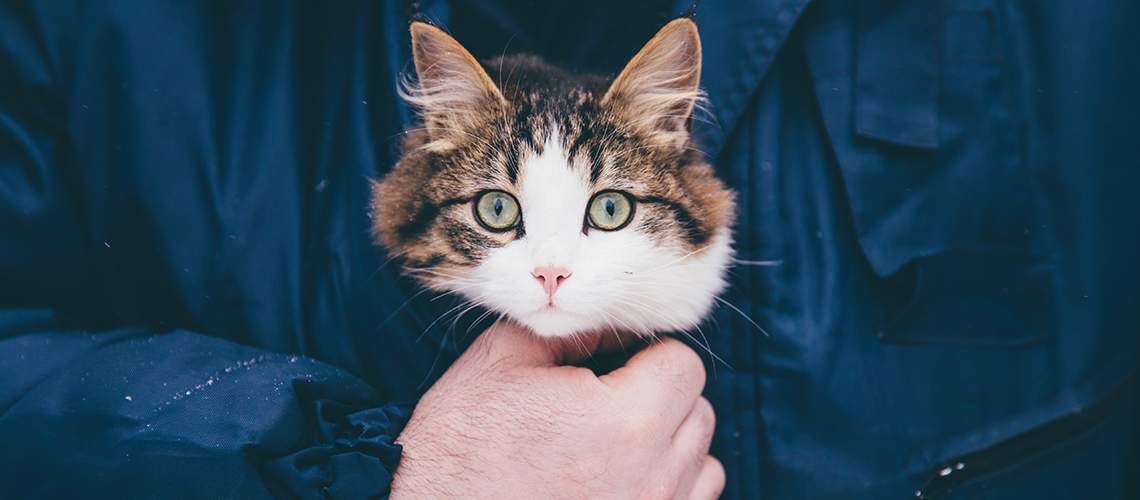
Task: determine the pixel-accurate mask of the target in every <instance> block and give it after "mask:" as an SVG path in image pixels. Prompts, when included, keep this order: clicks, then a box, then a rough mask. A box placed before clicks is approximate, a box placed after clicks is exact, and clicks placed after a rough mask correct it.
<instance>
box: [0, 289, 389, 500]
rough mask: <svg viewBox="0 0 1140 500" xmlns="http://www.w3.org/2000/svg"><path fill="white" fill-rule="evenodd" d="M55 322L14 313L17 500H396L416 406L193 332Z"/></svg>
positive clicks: (3, 399)
mask: <svg viewBox="0 0 1140 500" xmlns="http://www.w3.org/2000/svg"><path fill="white" fill-rule="evenodd" d="M50 322H51V319H50V314H48V313H43V312H37V311H28V310H5V311H0V332H3V334H11V333H17V334H16V335H13V336H9V337H7V338H5V339H3V340H0V360H3V362H0V442H3V443H4V445H3V446H0V476H4V479H3V481H0V482H2V483H3V484H4V485H5V489H6V491H5V495H9V494H11V495H12V497H13V498H44V497H50V498H55V497H66V496H87V495H90V494H91V493H93V492H99V493H114V494H116V495H117V496H119V495H122V496H127V497H136V496H145V497H155V496H166V495H169V494H171V492H182V493H185V494H190V495H191V496H195V497H198V496H204V497H218V496H226V497H239V498H246V497H258V496H268V495H272V496H276V497H282V496H287V497H301V498H322V497H327V496H332V497H334V498H342V497H354V498H359V497H370V498H371V497H376V496H383V495H385V494H386V493H387V491H388V485H389V483H390V481H391V478H392V471H394V470H395V467H396V466H397V464H398V462H399V457H400V446H399V445H397V444H394V442H393V441H394V438H395V436H396V435H397V433H398V432H399V430H400V429H401V427H402V425H403V423H404V422H405V419H406V418H407V416H408V413H409V409H410V408H409V406H406V405H399V404H385V403H384V402H382V401H379V400H377V398H376V396H375V394H374V392H373V390H372V389H371V388H370V387H369V386H367V385H366V384H364V383H363V382H361V381H360V380H358V379H356V378H355V377H353V376H351V375H349V374H347V373H345V372H344V371H342V370H339V369H337V368H334V367H332V366H329V365H327V364H323V363H320V362H317V361H314V360H312V359H308V358H303V357H297V356H290V355H284V354H275V353H270V352H266V351H262V350H258V349H254V348H251V347H246V346H242V345H239V344H236V343H232V342H228V341H225V340H221V339H217V338H213V337H209V336H206V335H201V334H196V333H192V332H187V331H172V332H166V333H155V332H148V331H140V330H128V329H120V330H109V331H101V332H87V331H61V330H50V329H42V328H40V327H39V325H41V324H44V323H50ZM29 326H32V327H33V328H31V329H30V331H21V330H29V328H28V327H29ZM64 478H66V480H64ZM179 496H183V495H182V494H179Z"/></svg>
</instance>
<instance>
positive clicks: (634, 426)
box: [610, 412, 649, 444]
mask: <svg viewBox="0 0 1140 500" xmlns="http://www.w3.org/2000/svg"><path fill="white" fill-rule="evenodd" d="M610 429H611V432H612V436H613V438H614V439H616V440H618V442H620V443H624V444H640V443H642V442H644V441H645V439H646V436H647V435H648V434H649V432H648V422H647V421H646V420H645V419H643V418H641V415H640V414H639V413H635V412H622V413H621V414H620V415H619V416H618V417H617V418H615V419H614V421H613V422H612V424H611V425H610Z"/></svg>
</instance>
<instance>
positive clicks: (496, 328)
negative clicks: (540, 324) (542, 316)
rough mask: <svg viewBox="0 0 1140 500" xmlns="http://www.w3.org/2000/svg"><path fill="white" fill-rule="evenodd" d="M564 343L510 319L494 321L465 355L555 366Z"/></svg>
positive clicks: (498, 361)
mask: <svg viewBox="0 0 1140 500" xmlns="http://www.w3.org/2000/svg"><path fill="white" fill-rule="evenodd" d="M561 349H562V347H561V346H560V345H558V344H557V343H554V342H551V341H549V340H547V339H544V338H541V337H539V336H537V335H535V334H534V332H531V331H530V330H529V329H527V328H525V327H523V326H520V325H519V324H518V323H515V322H513V321H510V320H501V321H497V322H495V324H493V325H491V327H490V328H488V329H487V331H485V332H483V334H482V335H480V336H479V338H478V339H476V340H475V342H473V343H472V344H471V347H470V348H469V349H467V351H466V352H464V354H463V356H465V357H467V356H471V357H480V358H483V359H482V360H481V361H483V362H486V363H501V364H504V365H509V366H552V365H554V364H557V363H558V361H559V360H560V359H561V358H562V352H561Z"/></svg>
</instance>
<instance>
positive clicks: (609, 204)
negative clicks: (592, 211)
mask: <svg viewBox="0 0 1140 500" xmlns="http://www.w3.org/2000/svg"><path fill="white" fill-rule="evenodd" d="M616 211H617V204H616V203H614V200H606V214H607V215H609V216H610V217H613V216H614V212H616Z"/></svg>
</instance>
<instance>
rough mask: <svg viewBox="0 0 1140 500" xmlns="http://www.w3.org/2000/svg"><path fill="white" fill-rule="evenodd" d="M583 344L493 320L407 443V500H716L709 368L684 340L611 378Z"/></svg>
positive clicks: (718, 485) (426, 403)
mask: <svg viewBox="0 0 1140 500" xmlns="http://www.w3.org/2000/svg"><path fill="white" fill-rule="evenodd" d="M575 345H576V344H573V343H570V344H566V343H565V342H552V341H550V340H545V339H540V338H538V337H535V336H534V335H533V334H531V333H530V332H528V331H526V330H524V329H523V328H521V327H519V326H516V325H514V324H512V323H505V322H500V323H498V324H496V325H495V326H492V327H491V328H490V329H488V330H487V331H486V332H484V333H483V335H481V336H480V337H479V339H477V340H476V341H475V342H474V344H472V346H471V347H470V348H469V349H468V350H467V351H466V352H465V353H463V355H462V356H460V357H459V359H458V360H457V361H456V362H455V363H454V364H453V365H452V366H451V368H450V369H448V371H447V372H446V373H444V374H443V376H442V377H441V378H440V379H439V381H437V382H436V383H435V385H433V386H432V387H431V389H429V390H428V391H427V393H426V394H425V395H424V397H423V398H422V399H421V400H420V402H419V404H418V405H417V406H416V409H415V411H414V412H413V413H412V418H411V420H410V421H409V422H408V425H407V427H406V428H405V429H404V432H403V433H402V434H401V435H400V437H399V438H398V439H397V441H398V442H399V443H400V444H402V445H403V446H404V455H403V458H402V460H401V462H400V466H399V468H398V469H397V470H396V473H395V478H394V480H393V483H392V495H393V497H394V498H401V497H433V498H438V497H479V498H487V497H493V498H519V497H532V498H537V497H541V498H599V497H610V498H661V499H664V498H700V499H704V498H715V497H716V496H717V495H719V494H720V491H721V490H722V489H723V487H724V481H725V476H724V469H723V468H722V467H721V465H720V463H719V462H718V461H717V460H716V459H714V458H712V457H711V456H709V454H708V449H709V443H710V440H711V439H712V432H713V427H714V425H715V419H716V417H715V415H714V413H713V408H712V406H711V405H710V404H709V402H708V401H707V400H706V399H705V398H703V397H701V395H700V393H701V389H702V388H703V387H704V383H705V371H704V366H703V364H702V363H701V360H700V358H699V357H698V356H697V354H696V353H695V352H693V350H692V349H690V348H688V347H687V346H685V345H684V344H682V343H681V342H679V341H677V340H675V339H666V340H664V341H662V342H656V343H653V344H651V345H650V346H649V347H647V348H645V349H644V350H642V351H641V352H639V353H637V354H635V355H634V356H633V357H632V358H631V359H630V360H629V361H628V362H627V363H626V364H625V365H624V366H622V367H620V368H618V369H616V370H614V371H612V372H610V373H608V374H606V375H602V376H596V375H595V374H594V373H593V372H592V371H590V370H588V369H586V368H579V367H574V366H560V365H559V363H560V362H562V361H563V360H564V359H565V357H566V355H567V354H568V353H571V352H572V350H573V349H575V347H574V346H575Z"/></svg>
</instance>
